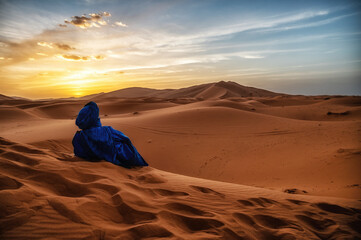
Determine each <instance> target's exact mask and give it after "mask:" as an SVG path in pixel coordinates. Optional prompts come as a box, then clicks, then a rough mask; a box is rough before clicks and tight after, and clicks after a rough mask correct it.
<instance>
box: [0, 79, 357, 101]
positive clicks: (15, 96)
mask: <svg viewBox="0 0 361 240" xmlns="http://www.w3.org/2000/svg"><path fill="white" fill-rule="evenodd" d="M221 81H223V80H221ZM221 81H218V82H221ZM230 82H234V81H230ZM212 83H217V82H209V83H201V84H194V85H189V86H184V87H179V88H148V89H154V90H169V89H171V90H177V89H180V88H188V87H193V86H198V85H203V84H212ZM242 86H245V87H253V88H258V89H262V90H267V91H271V92H275V93H280V94H288V95H295V96H296V95H300V96H361V94H300V93H297V92H294V93H290V92H282V91H273V90H271V89H266V88H262V87H254V86H247V85H242ZM128 88H137V87H132V86H130V87H126V88H120V89H113V90H111V91H106V92H102V91H100V92H96V93H92V94H86V95H84V96H90V95H97V94H101V93H109V92H113V91H118V90H123V89H128ZM139 88H147V87H139ZM0 94H2V95H5V96H8V97H13V98H25V99H29V100H46V99H61V98H81V97H84V96H76V97H74V96H62V97H47V98H31V97H30V98H28V97H25V96H19V95H6V94H3V93H1V92H0Z"/></svg>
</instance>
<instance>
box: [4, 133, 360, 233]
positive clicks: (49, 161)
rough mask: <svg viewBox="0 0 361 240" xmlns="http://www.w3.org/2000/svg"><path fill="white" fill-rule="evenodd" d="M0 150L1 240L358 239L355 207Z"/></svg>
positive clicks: (10, 147) (44, 151) (27, 148)
mask: <svg viewBox="0 0 361 240" xmlns="http://www.w3.org/2000/svg"><path fill="white" fill-rule="evenodd" d="M49 144H50V143H49ZM0 147H1V155H0V158H1V162H0V164H1V169H2V172H1V177H0V184H1V191H0V196H1V197H0V201H1V205H0V206H1V220H0V228H1V237H2V238H3V239H12V238H17V239H39V238H43V237H46V238H57V237H59V234H61V238H62V239H74V238H86V239H145V238H167V239H319V238H322V239H336V238H343V237H349V236H357V235H359V234H360V228H359V226H360V224H361V221H360V219H359V217H360V214H361V210H360V209H359V205H360V203H359V201H356V200H345V199H337V198H320V197H311V196H302V195H300V196H296V195H289V194H283V193H277V192H275V191H270V190H264V189H260V188H254V187H247V186H243V185H236V184H229V183H222V182H214V181H210V180H205V179H199V178H191V177H186V176H183V175H178V174H171V173H168V172H163V171H160V170H157V169H155V168H152V167H146V168H141V169H132V170H128V169H124V168H119V167H115V166H114V165H112V164H111V163H106V162H102V163H90V162H85V161H83V160H81V159H78V158H75V157H73V155H72V154H71V152H68V151H66V150H63V151H59V150H58V151H52V150H50V149H48V148H38V147H34V146H31V145H26V144H19V143H15V142H12V141H9V140H7V139H3V138H1V139H0ZM95 165H96V166H95ZM205 199H207V201H205Z"/></svg>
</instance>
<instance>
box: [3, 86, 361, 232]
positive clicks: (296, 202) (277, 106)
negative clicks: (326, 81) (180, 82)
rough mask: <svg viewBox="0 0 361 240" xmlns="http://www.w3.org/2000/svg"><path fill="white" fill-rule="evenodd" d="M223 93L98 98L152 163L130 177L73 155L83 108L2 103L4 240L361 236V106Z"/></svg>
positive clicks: (345, 100) (67, 103)
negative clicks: (170, 96) (44, 239)
mask: <svg viewBox="0 0 361 240" xmlns="http://www.w3.org/2000/svg"><path fill="white" fill-rule="evenodd" d="M223 85H224V83H221V84H218V85H209V86H207V87H206V88H204V86H203V87H199V86H196V87H193V88H192V87H191V88H188V89H180V90H179V91H175V92H174V91H173V93H172V94H180V95H177V96H180V98H166V99H163V98H159V97H157V96H152V97H137V98H132V99H123V98H118V97H116V96H112V97H111V98H108V97H104V98H103V97H101V98H99V99H98V100H97V103H98V105H99V107H100V113H101V119H102V123H103V125H111V126H113V127H114V128H116V129H118V130H121V131H123V132H124V133H125V134H127V135H128V136H129V137H130V138H131V139H132V141H133V143H134V144H135V146H136V147H137V149H138V150H139V152H140V153H141V154H142V155H143V156H144V158H145V159H146V160H147V162H148V163H149V164H150V166H151V167H147V168H142V169H133V170H127V169H123V168H120V167H117V166H115V165H112V164H110V163H106V162H102V163H90V162H86V161H83V160H81V159H77V158H74V157H73V154H72V146H71V139H72V137H73V135H74V133H75V131H76V130H77V128H76V126H75V124H74V120H75V117H76V115H77V113H78V111H79V110H80V108H81V107H82V106H83V105H84V104H85V103H87V101H88V100H86V99H79V100H69V99H68V100H66V99H63V100H43V101H40V100H39V101H27V100H24V99H21V100H19V99H18V100H14V99H9V98H7V97H6V96H5V97H4V98H3V99H2V100H0V132H1V135H0V136H1V137H3V139H1V141H0V165H1V170H0V207H1V210H0V214H1V217H0V218H1V219H0V228H1V229H0V232H1V237H2V238H5V239H12V238H18V239H24V238H25V239H31V238H34V239H39V238H42V237H45V236H46V237H47V238H48V239H49V238H50V239H51V237H59V234H60V233H61V234H62V237H63V238H69V239H72V238H88V239H102V238H103V239H112V237H114V239H119V238H121V239H127V238H128V239H141V238H152V237H154V238H159V237H166V238H173V239H191V238H192V239H318V238H320V239H336V238H341V239H343V238H346V239H347V238H353V237H357V236H358V237H361V236H360V230H359V229H360V228H361V221H360V220H361V212H360V210H359V209H361V206H360V205H361V203H360V199H361V188H360V186H361V177H360V176H361V174H360V169H361V163H360V154H361V142H360V132H361V125H360V115H361V114H360V113H361V98H360V97H332V96H317V97H304V96H286V95H279V96H260V97H237V94H238V93H237V94H235V92H237V91H234V90H232V89H231V90H232V91H229V89H228V88H229V85H226V86H223ZM227 89H228V90H227ZM138 90H139V89H138ZM138 90H136V91H135V93H134V89H133V90H132V91H133V93H134V94H139V91H138ZM243 90H245V89H244V88H242V91H243ZM256 90H257V89H256ZM256 90H254V89H251V90H250V91H256ZM146 92H147V93H149V94H151V92H150V91H148V90H146ZM165 93H167V94H168V93H169V91H168V92H167V91H164V92H163V93H162V94H165ZM231 93H232V94H231ZM257 93H260V94H262V91H259V90H257ZM127 94H130V96H132V95H131V92H127ZM199 94H203V96H200V95H199ZM227 94H228V95H229V96H228V97H226V99H224V97H225V96H227ZM243 94H245V93H243ZM265 94H268V93H267V92H266V93H265ZM101 95H102V94H100V95H95V97H98V96H101ZM184 96H193V97H191V98H189V97H188V98H187V97H184ZM201 99H208V100H204V101H201ZM187 176H190V177H187ZM193 177H197V178H193ZM212 180H217V181H223V182H217V181H212ZM225 182H229V183H225ZM232 183H237V184H232ZM256 187H257V188H256ZM285 192H289V193H296V194H288V193H285ZM321 196H322V197H321Z"/></svg>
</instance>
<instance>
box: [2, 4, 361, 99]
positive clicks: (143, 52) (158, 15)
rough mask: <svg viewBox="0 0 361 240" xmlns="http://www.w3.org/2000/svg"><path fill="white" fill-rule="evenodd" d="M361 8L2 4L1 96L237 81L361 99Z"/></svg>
mask: <svg viewBox="0 0 361 240" xmlns="http://www.w3.org/2000/svg"><path fill="white" fill-rule="evenodd" d="M360 22H361V1H331V0H327V1H289V0H285V1H230V0H229V1H228V0H219V1H215V0H200V1H195V0H190V1H176V0H175V1H166V0H164V1H149V0H139V1H138V0H129V1H126V0H122V1H116V0H99V1H96V0H77V1H67V0H60V1H57V0H52V1H50V0H48V1H40V0H39V1H35V0H24V1H17V0H11V1H10V0H9V1H4V0H0V84H1V85H0V86H1V90H0V93H1V94H5V95H10V96H22V97H28V98H48V97H70V96H83V95H87V94H92V93H98V92H108V91H113V90H117V89H120V88H125V87H134V86H136V87H150V88H158V89H161V88H179V87H187V86H191V85H195V84H201V83H208V82H216V81H221V80H224V81H235V82H237V83H239V84H242V85H247V86H253V87H259V88H263V89H268V90H272V91H276V92H285V93H292V94H347V95H361V67H360V66H361V47H360V42H361V26H360Z"/></svg>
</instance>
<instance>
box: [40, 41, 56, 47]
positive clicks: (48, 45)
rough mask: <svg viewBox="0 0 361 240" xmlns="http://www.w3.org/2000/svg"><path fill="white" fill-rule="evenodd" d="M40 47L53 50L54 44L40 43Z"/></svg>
mask: <svg viewBox="0 0 361 240" xmlns="http://www.w3.org/2000/svg"><path fill="white" fill-rule="evenodd" d="M38 45H39V46H42V47H48V48H53V44H52V43H47V42H38Z"/></svg>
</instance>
